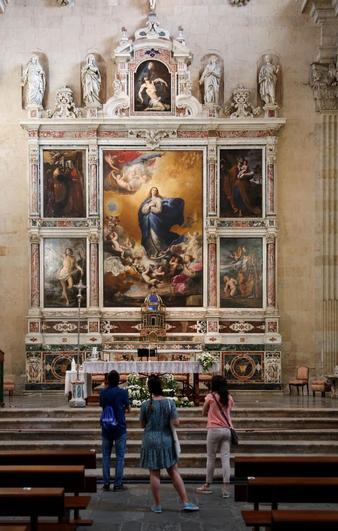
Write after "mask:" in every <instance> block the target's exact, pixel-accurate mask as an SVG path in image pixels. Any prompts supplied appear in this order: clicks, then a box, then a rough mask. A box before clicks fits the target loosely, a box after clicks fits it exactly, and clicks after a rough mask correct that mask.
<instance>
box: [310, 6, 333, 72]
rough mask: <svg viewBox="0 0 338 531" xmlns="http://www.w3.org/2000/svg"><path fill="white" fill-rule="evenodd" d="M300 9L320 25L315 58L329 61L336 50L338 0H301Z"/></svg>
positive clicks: (324, 61) (321, 61) (320, 60)
mask: <svg viewBox="0 0 338 531" xmlns="http://www.w3.org/2000/svg"><path fill="white" fill-rule="evenodd" d="M301 11H302V13H305V14H307V15H309V16H310V17H311V18H312V19H313V21H314V22H315V24H318V25H319V26H320V27H321V36H320V44H319V51H318V56H317V57H316V60H317V61H318V62H320V63H330V62H331V61H333V60H334V59H335V57H336V56H337V52H338V0H303V1H302V5H301Z"/></svg>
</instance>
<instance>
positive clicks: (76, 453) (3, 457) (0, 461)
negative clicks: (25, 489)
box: [0, 449, 96, 469]
mask: <svg viewBox="0 0 338 531" xmlns="http://www.w3.org/2000/svg"><path fill="white" fill-rule="evenodd" d="M1 465H83V466H84V467H85V469H96V452H95V450H83V449H61V450H0V466H1Z"/></svg>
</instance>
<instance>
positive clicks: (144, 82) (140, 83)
mask: <svg viewBox="0 0 338 531" xmlns="http://www.w3.org/2000/svg"><path fill="white" fill-rule="evenodd" d="M134 100H135V101H134V109H135V111H136V112H144V111H145V112H170V111H171V74H170V72H169V70H168V68H167V67H166V66H165V64H164V63H162V62H161V61H156V60H152V61H144V62H143V63H141V64H140V65H139V66H138V68H137V70H136V72H135V74H134Z"/></svg>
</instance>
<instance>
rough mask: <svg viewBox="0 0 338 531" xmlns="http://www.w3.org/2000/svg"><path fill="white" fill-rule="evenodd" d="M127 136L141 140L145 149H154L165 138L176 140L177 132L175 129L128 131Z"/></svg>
mask: <svg viewBox="0 0 338 531" xmlns="http://www.w3.org/2000/svg"><path fill="white" fill-rule="evenodd" d="M128 136H129V137H130V138H138V139H142V140H144V141H145V143H146V145H147V147H149V148H150V149H156V148H158V147H159V145H160V143H161V142H162V140H164V139H165V138H176V137H177V131H176V130H175V129H130V130H129V131H128Z"/></svg>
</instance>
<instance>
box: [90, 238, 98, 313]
mask: <svg viewBox="0 0 338 531" xmlns="http://www.w3.org/2000/svg"><path fill="white" fill-rule="evenodd" d="M89 255H90V290H89V298H90V301H89V303H90V307H91V308H97V307H98V306H99V237H98V234H97V233H96V232H92V233H91V234H90V236H89Z"/></svg>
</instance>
